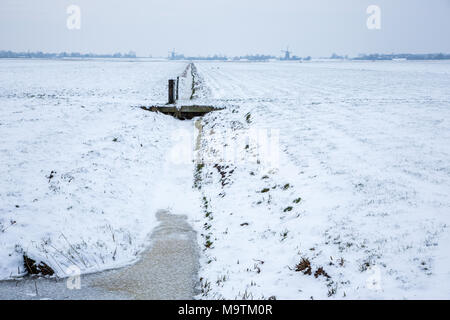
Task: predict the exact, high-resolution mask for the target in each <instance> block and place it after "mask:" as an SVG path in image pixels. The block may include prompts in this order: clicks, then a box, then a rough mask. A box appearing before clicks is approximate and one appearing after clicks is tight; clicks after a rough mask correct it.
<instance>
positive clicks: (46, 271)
mask: <svg viewBox="0 0 450 320" xmlns="http://www.w3.org/2000/svg"><path fill="white" fill-rule="evenodd" d="M23 264H24V267H25V270H26V271H27V272H28V274H30V275H40V276H52V275H53V274H54V273H55V271H53V269H52V268H51V267H50V266H49V265H47V264H46V263H45V262H40V263H39V264H38V263H36V261H35V260H33V259H31V258H30V257H28V256H27V255H26V254H24V255H23Z"/></svg>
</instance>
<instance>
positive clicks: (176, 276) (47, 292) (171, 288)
mask: <svg viewBox="0 0 450 320" xmlns="http://www.w3.org/2000/svg"><path fill="white" fill-rule="evenodd" d="M156 215H157V218H158V220H159V222H160V224H159V226H158V227H156V228H155V230H154V231H153V233H152V236H151V246H150V248H149V249H148V250H147V251H146V252H144V253H143V254H142V257H141V260H140V261H139V262H137V263H136V264H133V265H131V266H128V267H125V268H122V269H118V270H110V271H105V272H101V273H97V274H91V275H84V276H81V279H80V280H81V289H73V290H70V289H68V288H67V283H68V279H59V280H56V279H36V280H34V279H25V280H20V281H2V282H0V299H37V300H39V299H58V300H62V299H80V300H84V299H92V300H94V299H138V300H160V299H167V300H181V299H183V300H189V299H193V297H194V295H195V294H196V292H195V287H196V279H197V272H198V267H199V265H198V259H199V253H198V247H197V241H196V233H195V231H194V230H193V229H192V227H191V226H190V225H189V224H188V223H187V221H186V217H185V216H180V215H173V214H170V213H169V212H167V211H159V212H157V214H156Z"/></svg>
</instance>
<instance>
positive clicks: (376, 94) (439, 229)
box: [198, 62, 450, 299]
mask: <svg viewBox="0 0 450 320" xmlns="http://www.w3.org/2000/svg"><path fill="white" fill-rule="evenodd" d="M198 67H199V72H200V74H202V75H203V77H204V82H205V84H206V85H207V86H208V87H209V92H210V93H211V98H212V99H213V100H215V101H216V102H215V103H222V102H223V101H227V102H228V103H230V104H231V105H235V107H230V108H229V109H227V110H226V111H222V112H220V113H217V114H214V115H210V116H208V117H206V118H205V121H204V122H205V123H206V122H207V124H205V128H204V130H203V131H204V132H205V137H204V139H203V144H204V148H212V149H214V150H221V148H223V147H222V146H223V145H225V142H223V140H222V137H221V136H222V135H220V134H218V133H219V132H220V131H223V130H225V129H226V128H230V127H232V128H242V129H252V128H253V129H255V128H268V129H278V130H279V137H280V140H279V141H280V144H279V150H280V166H279V169H278V170H271V171H267V170H264V169H263V170H261V169H260V167H261V165H258V164H257V163H255V162H249V163H243V164H237V165H233V164H229V167H228V168H226V166H225V165H221V164H220V162H218V163H219V165H220V166H219V167H217V166H216V167H215V164H214V163H213V162H214V161H213V162H212V163H211V164H210V165H206V166H205V167H204V168H201V169H202V170H201V173H202V176H203V181H204V183H203V185H202V188H201V192H202V194H203V195H204V196H205V197H206V200H205V201H207V205H208V208H207V209H206V211H207V212H211V214H210V215H209V216H210V217H212V218H211V220H210V221H209V219H204V221H203V223H207V225H205V227H204V228H205V229H207V230H204V231H203V234H204V237H205V240H204V241H205V243H206V241H207V240H208V239H209V240H210V242H212V244H210V243H208V245H209V246H210V247H211V249H207V250H206V252H207V253H206V256H205V257H204V260H203V264H202V265H203V270H202V275H203V277H204V279H203V287H204V292H205V297H208V298H219V297H225V298H234V297H236V296H238V297H244V298H245V297H250V298H251V297H252V298H261V297H265V298H268V297H271V296H275V297H276V298H287V299H296V298H305V299H309V298H311V297H312V298H328V297H331V298H344V297H347V298H447V299H448V298H449V297H450V267H449V266H450V259H449V257H450V237H449V229H448V227H449V224H450V90H449V88H450V63H449V62H381V63H371V62H362V63H358V62H334V63H333V62H332V63H319V62H317V63H303V64H298V63H261V64H256V63H255V64H239V63H235V64H232V63H229V64H223V63H218V64H199V65H198ZM236 132H238V133H239V132H240V133H242V130H236ZM242 151H243V152H244V146H242ZM245 152H246V153H248V154H249V156H247V158H249V157H250V154H252V153H253V154H254V153H255V152H256V150H254V149H253V148H252V146H250V148H248V149H246V150H245ZM219 153H220V152H219ZM217 168H221V170H218V169H217ZM219 171H222V173H221V172H219ZM223 175H224V176H225V177H226V179H227V180H226V185H225V186H223V187H222V185H221V184H220V183H219V181H221V180H220V179H221V178H222V176H223ZM268 189H269V191H267V190H268ZM199 227H200V224H199ZM206 237H207V238H206ZM302 259H305V260H304V262H305V263H304V264H302V265H299V269H303V270H301V271H298V272H296V271H295V269H296V266H297V265H298V264H299V263H300V262H301V261H302ZM208 262H209V263H208ZM308 262H309V263H310V267H308V266H307V264H308ZM320 268H322V270H323V271H324V272H325V273H326V275H324V274H323V273H322V272H320V270H321V269H320ZM318 270H319V272H318V273H316V272H317V271H318ZM309 273H311V274H309ZM315 273H316V274H315ZM316 276H317V277H316Z"/></svg>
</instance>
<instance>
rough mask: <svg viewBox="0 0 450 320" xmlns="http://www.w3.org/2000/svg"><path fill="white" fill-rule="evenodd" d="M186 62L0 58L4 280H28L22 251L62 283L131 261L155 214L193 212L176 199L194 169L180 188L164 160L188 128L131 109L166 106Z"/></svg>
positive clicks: (0, 257)
mask: <svg viewBox="0 0 450 320" xmlns="http://www.w3.org/2000/svg"><path fill="white" fill-rule="evenodd" d="M185 65H186V64H185V63H164V62H146V61H133V62H128V61H105V60H99V61H31V60H29V61H20V60H18V61H8V60H2V61H0V70H1V71H0V75H1V76H0V163H1V165H0V176H1V180H0V278H1V279H7V278H11V277H16V276H18V275H21V274H23V273H24V271H25V270H24V267H23V257H22V255H23V254H24V253H25V254H26V255H27V256H29V257H31V258H32V259H34V260H37V261H39V260H42V261H44V262H45V263H47V264H48V265H50V266H51V267H52V268H53V269H54V271H55V272H56V273H57V274H58V276H65V275H66V273H67V268H68V267H71V266H73V265H75V266H78V267H79V268H80V269H81V270H82V271H83V272H92V271H98V270H102V269H106V268H112V267H118V266H121V265H124V264H128V263H131V262H133V261H135V260H136V258H137V255H138V253H139V252H141V251H142V250H143V249H144V247H145V244H147V242H148V235H149V233H150V232H151V231H152V229H153V228H154V227H155V225H156V218H155V213H156V211H157V210H158V209H160V208H168V207H174V208H175V210H176V211H177V212H179V213H183V212H184V211H185V210H186V211H187V213H190V212H191V210H190V208H191V205H192V206H195V204H194V203H195V202H193V201H189V202H188V203H182V199H181V200H180V199H177V201H175V199H174V194H176V193H177V192H184V191H183V190H180V189H183V188H187V189H189V190H190V189H191V188H190V183H191V181H192V174H191V173H190V171H191V170H190V167H189V168H182V169H181V171H182V173H183V174H184V175H185V176H186V177H187V179H188V182H187V183H186V182H185V181H181V182H172V181H171V179H175V178H174V177H177V178H178V179H179V178H180V175H178V174H176V172H177V170H176V169H177V168H174V167H173V166H171V165H170V164H168V163H167V162H166V158H167V154H168V153H169V152H168V150H170V148H171V145H172V140H173V137H172V132H173V130H174V129H176V128H178V127H181V128H183V127H186V126H188V127H189V124H188V123H183V122H180V121H176V120H175V119H173V118H169V117H165V116H162V115H158V114H155V113H149V112H146V111H143V110H141V109H138V108H132V106H136V105H145V104H146V103H151V102H153V103H154V102H155V101H162V102H164V101H166V96H167V93H166V83H167V79H168V78H169V77H173V76H176V75H178V74H179V73H181V72H182V71H183V70H184V68H185ZM180 168H181V167H180ZM186 199H187V200H189V198H186ZM195 207H196V206H195Z"/></svg>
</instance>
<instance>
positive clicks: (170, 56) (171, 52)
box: [169, 49, 177, 60]
mask: <svg viewBox="0 0 450 320" xmlns="http://www.w3.org/2000/svg"><path fill="white" fill-rule="evenodd" d="M176 56H177V53H176V52H175V49H172V51H169V59H172V60H174V59H175V58H176Z"/></svg>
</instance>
